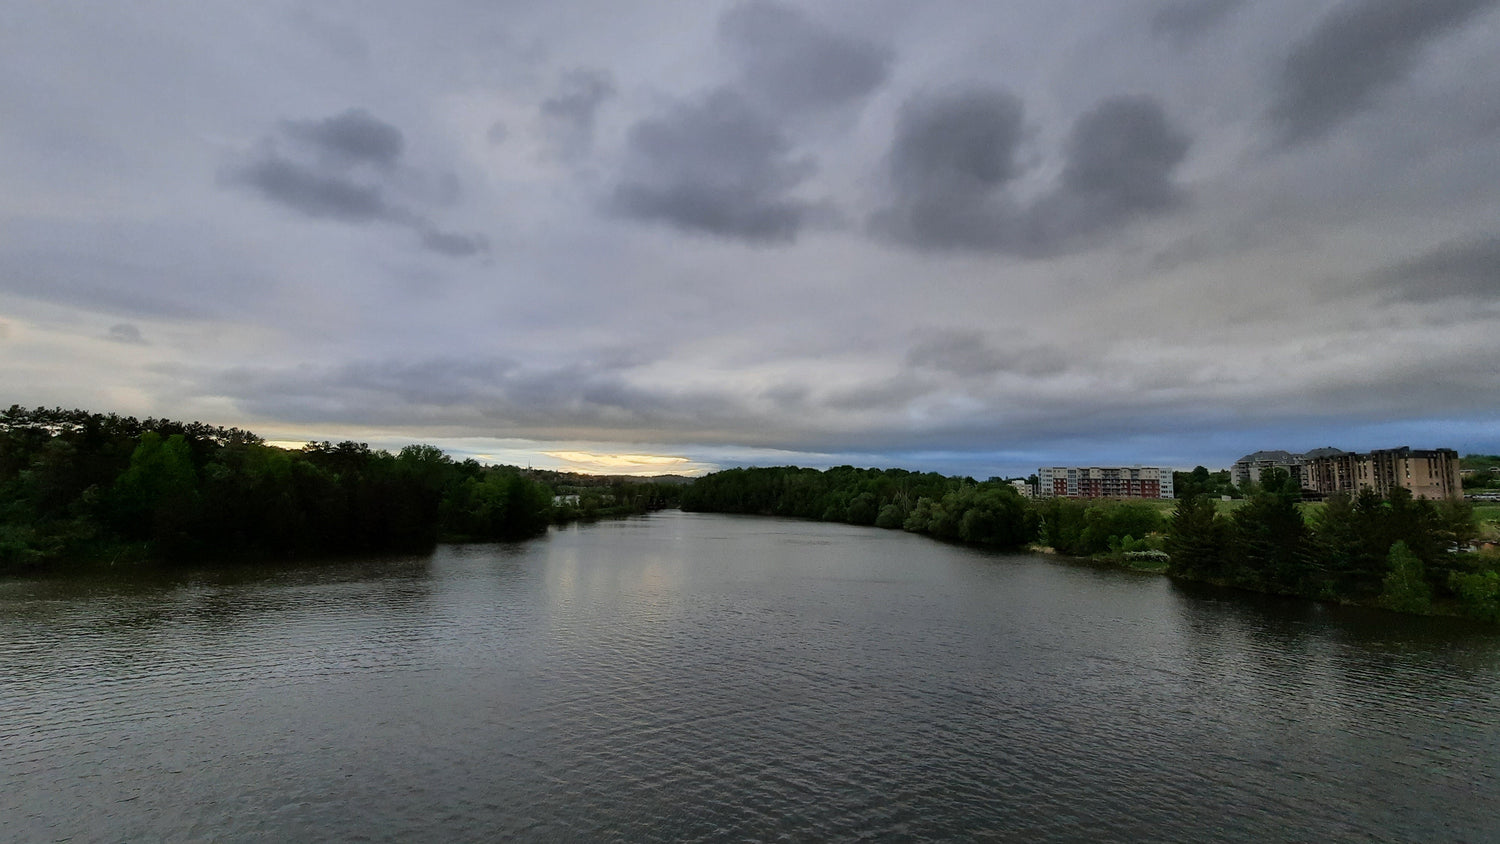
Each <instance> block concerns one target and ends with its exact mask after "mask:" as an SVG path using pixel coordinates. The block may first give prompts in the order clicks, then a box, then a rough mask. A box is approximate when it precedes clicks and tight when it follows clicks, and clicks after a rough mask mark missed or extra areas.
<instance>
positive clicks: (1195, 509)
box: [1166, 494, 1228, 580]
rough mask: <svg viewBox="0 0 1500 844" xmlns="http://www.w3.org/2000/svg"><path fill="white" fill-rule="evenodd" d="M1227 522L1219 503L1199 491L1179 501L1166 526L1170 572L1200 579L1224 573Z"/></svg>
mask: <svg viewBox="0 0 1500 844" xmlns="http://www.w3.org/2000/svg"><path fill="white" fill-rule="evenodd" d="M1227 532H1228V524H1227V522H1226V521H1225V520H1224V519H1223V518H1221V517H1220V516H1219V514H1218V505H1217V504H1215V503H1214V500H1213V499H1212V498H1210V497H1209V496H1207V495H1204V494H1199V495H1193V496H1189V497H1187V498H1179V499H1178V500H1177V509H1176V510H1175V511H1173V513H1172V518H1171V520H1170V522H1168V525H1167V543H1166V544H1167V554H1168V555H1169V556H1170V557H1171V562H1170V564H1169V566H1168V568H1167V572H1168V574H1172V575H1175V576H1179V577H1187V578H1192V579H1197V580H1217V579H1221V578H1223V577H1224V576H1225V573H1226V572H1225V562H1226V558H1227V547H1226V539H1227Z"/></svg>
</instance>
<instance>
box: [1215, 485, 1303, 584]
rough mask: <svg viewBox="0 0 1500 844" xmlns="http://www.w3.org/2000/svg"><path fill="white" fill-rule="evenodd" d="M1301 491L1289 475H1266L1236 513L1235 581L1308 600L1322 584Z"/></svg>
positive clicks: (1234, 526)
mask: <svg viewBox="0 0 1500 844" xmlns="http://www.w3.org/2000/svg"><path fill="white" fill-rule="evenodd" d="M1300 501H1301V490H1299V489H1298V488H1297V484H1296V483H1295V482H1294V481H1293V480H1292V478H1291V476H1290V475H1289V474H1288V473H1287V472H1286V471H1284V470H1281V469H1271V470H1268V471H1265V472H1262V473H1261V479H1260V483H1259V484H1258V485H1256V490H1255V492H1254V493H1252V494H1251V495H1250V496H1249V498H1248V499H1247V500H1246V502H1245V504H1244V506H1242V507H1240V508H1239V509H1238V510H1236V511H1235V512H1234V516H1233V518H1232V520H1231V523H1232V524H1233V541H1232V545H1231V548H1232V550H1233V552H1234V553H1233V554H1231V557H1230V559H1231V560H1232V562H1233V564H1234V569H1233V571H1231V572H1230V579H1231V580H1232V581H1233V582H1234V583H1236V584H1238V585H1240V586H1245V587H1248V588H1252V589H1261V590H1265V591H1269V592H1279V593H1286V594H1308V592H1309V591H1310V590H1311V589H1313V588H1314V584H1315V583H1316V582H1317V581H1318V580H1319V579H1320V577H1319V572H1318V571H1317V570H1316V568H1315V566H1314V565H1313V559H1314V558H1313V556H1312V554H1311V553H1310V552H1311V550H1312V549H1311V547H1310V546H1311V543H1310V542H1309V539H1310V537H1309V534H1308V530H1307V524H1306V522H1304V521H1303V519H1302V511H1301V509H1300V507H1299V506H1298V502H1300Z"/></svg>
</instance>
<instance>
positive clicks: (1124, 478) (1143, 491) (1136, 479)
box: [1036, 466, 1173, 498]
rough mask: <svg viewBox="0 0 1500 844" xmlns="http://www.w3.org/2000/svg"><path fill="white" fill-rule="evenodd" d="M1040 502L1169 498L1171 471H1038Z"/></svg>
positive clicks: (1090, 468) (1087, 468) (1097, 468)
mask: <svg viewBox="0 0 1500 844" xmlns="http://www.w3.org/2000/svg"><path fill="white" fill-rule="evenodd" d="M1036 474H1037V478H1038V479H1039V483H1038V484H1037V495H1038V496H1040V497H1042V498H1171V497H1173V493H1172V470H1171V469H1167V468H1163V467H1159V466H1050V467H1043V468H1041V469H1038V470H1037V473H1036Z"/></svg>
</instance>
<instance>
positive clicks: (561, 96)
mask: <svg viewBox="0 0 1500 844" xmlns="http://www.w3.org/2000/svg"><path fill="white" fill-rule="evenodd" d="M614 94H615V86H614V82H612V81H611V80H610V77H609V74H608V73H605V72H604V71H600V70H575V71H572V72H570V73H568V74H567V75H565V76H564V77H563V79H562V82H561V83H560V84H559V86H558V89H557V92H556V93H554V94H553V95H552V96H550V97H548V98H547V99H545V100H543V101H542V104H541V106H540V110H541V114H542V125H543V126H544V127H545V131H546V132H547V136H548V139H549V140H550V141H551V142H552V145H553V148H554V149H556V150H557V153H558V155H560V156H561V157H563V158H565V159H574V158H578V157H580V156H583V155H586V154H588V152H589V151H590V150H591V149H592V148H593V145H594V122H595V117H596V115H597V114H598V111H599V106H601V105H603V104H604V101H605V100H607V99H609V98H610V97H612V96H614ZM497 125H499V124H497ZM502 139H503V136H502ZM491 140H494V138H493V137H492V138H491Z"/></svg>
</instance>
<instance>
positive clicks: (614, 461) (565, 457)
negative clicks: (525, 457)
mask: <svg viewBox="0 0 1500 844" xmlns="http://www.w3.org/2000/svg"><path fill="white" fill-rule="evenodd" d="M542 453H543V454H545V455H547V456H548V457H555V458H557V459H558V460H562V461H565V462H567V463H572V464H575V465H577V466H579V467H589V468H591V469H593V470H594V471H599V470H601V469H642V468H663V467H670V466H681V465H683V464H685V463H688V462H690V461H689V460H688V459H687V458H686V457H669V456H666V455H660V454H596V453H594V452H591V451H544V452H542Z"/></svg>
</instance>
